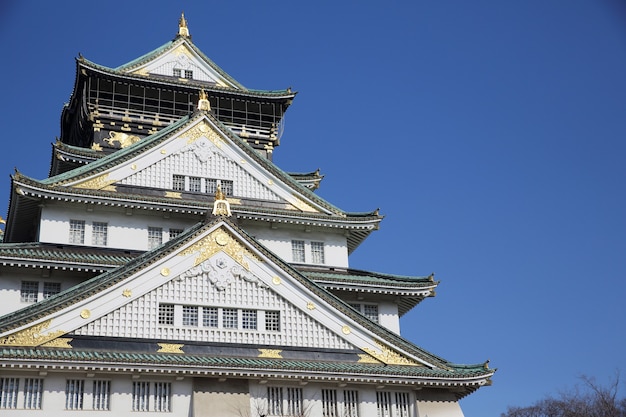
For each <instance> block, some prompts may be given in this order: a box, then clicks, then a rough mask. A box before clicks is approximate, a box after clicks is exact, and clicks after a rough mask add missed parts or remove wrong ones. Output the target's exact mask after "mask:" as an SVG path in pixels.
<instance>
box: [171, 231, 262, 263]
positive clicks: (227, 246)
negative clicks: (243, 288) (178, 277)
mask: <svg viewBox="0 0 626 417" xmlns="http://www.w3.org/2000/svg"><path fill="white" fill-rule="evenodd" d="M220 251H222V252H224V253H226V254H227V255H228V256H230V257H231V258H233V259H234V260H235V262H237V263H238V264H239V265H241V266H242V267H243V268H245V269H246V271H249V270H250V267H249V266H248V262H247V261H246V260H245V258H244V255H245V256H247V257H248V258H252V259H254V260H256V261H258V262H260V261H261V260H260V259H259V258H258V257H257V256H256V255H254V254H253V253H252V252H250V251H249V250H247V249H246V248H245V247H244V246H243V245H241V243H239V241H238V240H236V239H235V238H234V237H232V236H231V235H230V233H228V232H227V231H226V230H225V229H224V228H223V227H220V228H219V229H216V230H214V231H213V232H211V233H210V234H209V235H208V236H206V237H205V238H204V239H202V240H200V241H198V242H196V243H195V244H193V245H192V246H190V247H189V248H187V249H185V250H184V251H181V252H180V254H179V255H180V256H187V255H191V254H194V253H198V257H197V258H196V260H195V261H194V266H197V265H200V264H201V263H202V262H204V261H206V260H207V259H209V258H210V257H211V256H213V255H215V254H216V253H218V252H220Z"/></svg>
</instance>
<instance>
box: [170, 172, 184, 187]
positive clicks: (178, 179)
mask: <svg viewBox="0 0 626 417" xmlns="http://www.w3.org/2000/svg"><path fill="white" fill-rule="evenodd" d="M172 189H173V190H174V191H185V176H184V175H173V176H172Z"/></svg>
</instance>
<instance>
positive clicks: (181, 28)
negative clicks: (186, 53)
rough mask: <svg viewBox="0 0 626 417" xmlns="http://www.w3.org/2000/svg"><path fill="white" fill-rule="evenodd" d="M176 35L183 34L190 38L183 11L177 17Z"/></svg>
mask: <svg viewBox="0 0 626 417" xmlns="http://www.w3.org/2000/svg"><path fill="white" fill-rule="evenodd" d="M178 36H184V37H186V38H190V37H191V35H189V28H188V27H187V20H185V12H182V13H181V14H180V19H178Z"/></svg>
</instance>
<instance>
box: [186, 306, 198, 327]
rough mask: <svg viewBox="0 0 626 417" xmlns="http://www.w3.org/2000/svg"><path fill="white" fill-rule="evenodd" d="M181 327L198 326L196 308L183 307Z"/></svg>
mask: <svg viewBox="0 0 626 417" xmlns="http://www.w3.org/2000/svg"><path fill="white" fill-rule="evenodd" d="M183 326H198V307H196V306H183Z"/></svg>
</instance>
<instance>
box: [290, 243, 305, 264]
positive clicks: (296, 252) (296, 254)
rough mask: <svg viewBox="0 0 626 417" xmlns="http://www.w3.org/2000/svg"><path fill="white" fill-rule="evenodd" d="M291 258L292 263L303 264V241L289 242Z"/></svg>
mask: <svg viewBox="0 0 626 417" xmlns="http://www.w3.org/2000/svg"><path fill="white" fill-rule="evenodd" d="M291 257H292V258H293V262H304V261H305V257H304V240H292V241H291Z"/></svg>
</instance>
